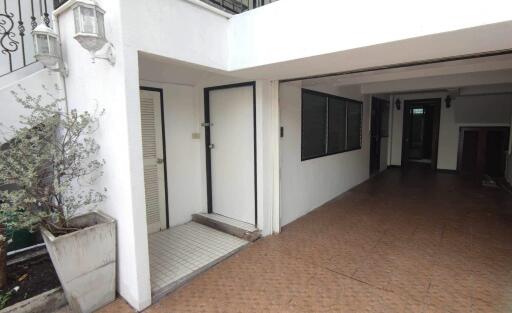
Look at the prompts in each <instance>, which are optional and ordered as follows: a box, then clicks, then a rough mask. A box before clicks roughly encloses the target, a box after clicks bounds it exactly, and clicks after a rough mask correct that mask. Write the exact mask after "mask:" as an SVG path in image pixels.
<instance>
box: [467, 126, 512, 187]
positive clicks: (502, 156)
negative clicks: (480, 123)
mask: <svg viewBox="0 0 512 313" xmlns="http://www.w3.org/2000/svg"><path fill="white" fill-rule="evenodd" d="M509 136H510V128H509V127H461V128H460V135H459V154H458V163H457V170H458V172H459V173H461V174H465V175H471V176H477V177H480V176H482V175H489V176H491V177H493V178H501V177H504V175H505V168H506V160H507V159H506V154H507V152H508V148H509V147H508V146H509Z"/></svg>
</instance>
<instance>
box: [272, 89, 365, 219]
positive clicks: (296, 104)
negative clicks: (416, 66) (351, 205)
mask: <svg viewBox="0 0 512 313" xmlns="http://www.w3.org/2000/svg"><path fill="white" fill-rule="evenodd" d="M310 89H311V88H310ZM315 89H316V90H319V89H320V90H326V89H325V88H315ZM337 94H338V95H340V96H344V95H343V94H340V93H339V92H338V93H337ZM360 99H362V97H361V98H360ZM369 99H370V98H369V97H365V98H364V105H363V125H362V132H363V133H362V136H363V142H362V148H361V149H360V150H356V151H350V152H344V153H340V154H335V155H331V156H326V157H321V158H316V159H312V160H308V161H304V162H302V161H301V85H300V83H297V82H295V83H284V84H281V85H280V88H279V106H280V118H281V126H282V127H284V137H283V138H281V140H280V150H281V225H286V224H288V223H290V222H292V221H293V220H295V219H297V218H299V217H301V216H302V215H304V214H306V213H308V212H310V211H311V210H313V209H315V208H317V207H319V206H321V205H322V204H324V203H325V202H327V201H329V200H331V199H333V198H334V197H336V196H338V195H339V194H341V193H343V192H345V191H347V190H349V189H350V188H352V187H354V186H355V185H357V184H360V183H362V182H363V181H365V180H366V179H368V177H369V164H370V163H369V162H370V159H369V157H370V148H369ZM356 100H359V99H356Z"/></svg>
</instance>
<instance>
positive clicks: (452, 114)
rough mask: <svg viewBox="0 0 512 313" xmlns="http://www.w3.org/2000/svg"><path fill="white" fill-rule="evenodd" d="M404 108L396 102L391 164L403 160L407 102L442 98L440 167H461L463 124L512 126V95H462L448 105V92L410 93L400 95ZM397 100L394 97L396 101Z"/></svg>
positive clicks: (450, 168)
mask: <svg viewBox="0 0 512 313" xmlns="http://www.w3.org/2000/svg"><path fill="white" fill-rule="evenodd" d="M398 97H399V98H400V99H401V100H402V107H401V109H400V110H397V109H396V106H394V105H393V124H392V127H393V128H392V136H393V137H392V151H391V164H392V165H400V164H401V162H402V128H403V112H404V111H403V101H405V100H412V99H425V98H442V99H443V100H442V103H441V119H440V127H439V152H438V163H437V167H438V169H446V170H455V169H457V154H458V145H459V129H460V127H462V126H510V118H509V116H511V114H512V95H473V96H460V97H456V98H455V99H454V100H453V101H452V106H451V108H446V104H445V102H444V99H445V97H446V93H425V94H409V95H400V96H398ZM393 102H394V100H393Z"/></svg>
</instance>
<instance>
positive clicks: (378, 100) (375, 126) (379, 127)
mask: <svg viewBox="0 0 512 313" xmlns="http://www.w3.org/2000/svg"><path fill="white" fill-rule="evenodd" d="M383 103H387V104H388V105H389V101H387V100H384V99H381V98H378V97H375V96H373V97H372V104H371V107H370V176H372V175H375V174H378V173H379V172H380V161H381V157H382V156H381V155H380V149H381V145H382V133H381V131H382V104H383ZM377 105H378V110H377V112H378V116H377V117H375V121H376V123H374V116H373V110H374V108H377ZM374 130H376V132H377V137H378V142H379V144H378V147H375V148H376V149H378V150H377V151H373V149H372V148H373V145H372V140H373V138H372V137H373V132H374ZM372 152H376V153H377V155H378V157H379V162H378V168H377V169H374V168H372V166H373V165H374V164H373V162H372V161H373V159H372Z"/></svg>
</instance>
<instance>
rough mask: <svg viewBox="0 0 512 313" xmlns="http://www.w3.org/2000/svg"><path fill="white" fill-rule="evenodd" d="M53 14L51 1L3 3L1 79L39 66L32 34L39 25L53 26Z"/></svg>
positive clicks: (2, 0) (0, 2)
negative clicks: (32, 65) (29, 67)
mask: <svg viewBox="0 0 512 313" xmlns="http://www.w3.org/2000/svg"><path fill="white" fill-rule="evenodd" d="M52 10H53V4H52V3H51V1H48V0H0V52H1V53H0V76H4V75H6V74H9V73H11V72H14V71H16V70H19V69H21V68H24V67H25V66H28V65H30V64H32V63H35V61H36V60H35V59H34V44H33V40H32V36H31V34H30V32H31V30H33V29H34V28H36V26H37V25H38V24H39V23H45V24H46V25H47V26H50V23H51V21H50V12H51V11H52Z"/></svg>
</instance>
